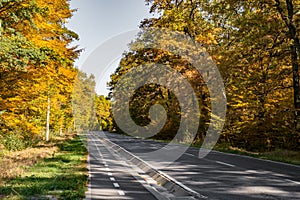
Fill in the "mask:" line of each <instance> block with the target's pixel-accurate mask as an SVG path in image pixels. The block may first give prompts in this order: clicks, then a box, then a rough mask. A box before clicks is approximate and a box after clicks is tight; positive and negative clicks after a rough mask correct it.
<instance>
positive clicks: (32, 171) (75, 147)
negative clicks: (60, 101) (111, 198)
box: [0, 135, 87, 199]
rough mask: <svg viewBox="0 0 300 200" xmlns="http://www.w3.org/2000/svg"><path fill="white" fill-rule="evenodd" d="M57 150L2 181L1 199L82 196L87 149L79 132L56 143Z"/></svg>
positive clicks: (74, 197)
mask: <svg viewBox="0 0 300 200" xmlns="http://www.w3.org/2000/svg"><path fill="white" fill-rule="evenodd" d="M57 147H58V150H57V151H56V152H55V153H53V154H52V156H50V157H48V158H44V159H43V160H40V161H39V162H37V164H35V165H34V166H32V167H27V169H26V172H25V173H23V174H22V175H19V176H18V177H14V178H12V179H9V180H5V181H2V184H0V194H1V195H2V196H0V198H1V199H43V198H45V197H49V196H51V197H57V198H61V199H83V198H84V193H85V190H86V181H87V170H86V158H87V156H86V155H87V150H86V148H85V146H84V144H83V143H82V141H81V139H80V137H79V136H78V135H74V136H73V137H71V138H70V139H68V140H63V141H61V142H59V143H58V144H57Z"/></svg>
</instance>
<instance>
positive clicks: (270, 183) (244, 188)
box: [90, 132, 300, 200]
mask: <svg viewBox="0 0 300 200" xmlns="http://www.w3.org/2000/svg"><path fill="white" fill-rule="evenodd" d="M96 135H99V136H101V137H106V138H107V139H109V140H110V141H112V142H114V143H116V144H118V145H120V146H121V147H123V148H125V149H126V150H128V151H130V152H131V153H133V154H135V155H145V153H146V154H147V152H151V151H155V150H157V149H161V148H163V147H164V146H166V143H161V142H155V141H150V140H141V139H135V138H131V137H127V136H123V135H117V134H111V133H105V135H104V134H103V132H102V133H96ZM93 145H94V146H96V145H98V148H101V149H103V148H104V147H102V146H101V144H98V143H97V140H94V144H93V141H90V146H91V149H90V158H91V159H94V161H93V160H91V165H92V166H93V165H97V166H95V173H98V172H97V171H98V170H99V171H101V170H103V169H102V168H104V167H105V166H104V165H103V163H99V162H101V160H103V158H101V159H100V160H99V158H97V156H98V154H99V153H97V152H96V150H95V148H96V147H93ZM99 145H100V146H99ZM198 151H199V150H198V149H196V148H188V149H187V151H186V152H185V153H183V155H182V156H181V157H180V158H179V159H177V160H176V161H174V162H172V163H170V165H168V166H166V163H163V162H161V161H157V160H150V159H149V158H148V157H147V156H145V157H142V156H141V157H142V159H144V160H146V161H147V162H149V163H150V164H151V165H153V166H155V168H157V169H158V170H161V171H163V172H164V173H166V174H167V175H169V176H171V177H172V178H174V179H176V180H177V181H179V182H181V183H183V184H184V185H185V186H187V187H189V188H191V189H192V190H194V191H196V192H198V193H200V194H202V195H204V196H206V197H208V199H224V200H235V199H239V200H240V199H242V200H244V199H245V200H247V199H251V200H252V199H253V200H254V199H264V200H268V199H287V200H290V199H292V200H294V199H300V167H299V166H294V165H288V164H284V163H278V162H271V161H265V160H261V159H255V158H250V157H247V156H240V155H233V154H226V153H221V152H216V151H212V152H210V153H209V154H208V155H207V156H206V157H205V158H201V159H200V158H198ZM93 152H94V153H93ZM101 152H102V150H101ZM141 153H144V154H141ZM102 154H103V156H104V157H105V158H104V160H105V159H106V160H107V162H110V164H113V163H114V162H116V163H118V161H117V160H118V159H117V158H114V159H112V158H111V159H112V160H110V155H109V153H108V152H106V153H105V151H104V153H102ZM93 157H94V158H93ZM158 160H159V159H158ZM97 162H98V163H97ZM162 163H163V164H162ZM98 167H100V168H98ZM114 167H115V166H114V165H113V166H112V167H111V168H112V169H114ZM116 167H117V168H116V172H117V174H119V175H118V179H119V180H120V182H121V184H120V185H122V186H123V185H124V186H126V188H125V187H124V188H122V189H124V191H125V194H128V195H129V196H130V197H128V198H129V199H148V197H149V199H151V197H152V198H153V196H151V194H150V193H149V192H147V190H145V189H144V188H143V187H142V186H140V185H133V184H137V183H136V181H134V179H133V178H132V177H130V175H128V174H126V170H125V171H124V169H122V167H124V166H122V167H120V168H119V169H118V164H117V166H116ZM93 168H94V167H93ZM104 169H105V168H104ZM99 173H100V172H99ZM102 173H103V174H102ZM97 179H98V178H97ZM92 180H93V179H92ZM100 180H101V181H100ZM122 182H124V184H122ZM92 183H93V181H92ZM95 183H96V185H95V186H92V187H93V189H95V190H94V191H95V194H96V193H98V191H99V188H103V187H107V188H109V190H110V191H114V192H116V191H117V190H115V189H112V188H113V187H109V185H110V186H111V185H112V184H111V183H109V177H108V176H107V174H105V172H103V171H102V172H101V175H100V176H99V181H98V180H97V181H95ZM104 185H105V186H104ZM127 190H128V192H126V191H127ZM139 195H140V196H139ZM141 197H142V198H141ZM93 199H97V198H94V196H93ZM98 199H99V198H98ZM100 199H101V198H100ZM106 199H109V198H106ZM119 199H121V198H119Z"/></svg>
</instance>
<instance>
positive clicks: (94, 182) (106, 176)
mask: <svg viewBox="0 0 300 200" xmlns="http://www.w3.org/2000/svg"><path fill="white" fill-rule="evenodd" d="M88 151H89V179H90V181H89V188H88V192H87V193H86V199H87V200H89V199H91V200H96V199H97V200H98V199H101V200H109V199H116V200H121V199H143V200H155V199H156V198H155V197H154V196H153V195H152V193H150V192H149V191H148V190H147V189H146V188H145V187H144V186H143V184H142V183H141V182H139V181H138V180H137V179H136V178H135V177H134V175H132V171H133V170H132V169H131V167H130V166H128V164H127V163H126V162H124V161H123V160H122V159H121V158H120V157H118V155H117V154H115V153H113V152H111V151H109V149H108V148H106V147H105V145H103V144H102V143H101V142H100V140H99V138H97V137H95V136H94V135H93V134H88Z"/></svg>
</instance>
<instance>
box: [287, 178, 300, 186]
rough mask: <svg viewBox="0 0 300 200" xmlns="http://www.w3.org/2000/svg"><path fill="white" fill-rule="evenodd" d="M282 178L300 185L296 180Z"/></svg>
mask: <svg viewBox="0 0 300 200" xmlns="http://www.w3.org/2000/svg"><path fill="white" fill-rule="evenodd" d="M284 180H286V181H288V182H291V183H295V184H298V185H300V182H297V181H293V180H290V179H284Z"/></svg>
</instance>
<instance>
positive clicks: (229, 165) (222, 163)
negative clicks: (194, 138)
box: [216, 161, 235, 167]
mask: <svg viewBox="0 0 300 200" xmlns="http://www.w3.org/2000/svg"><path fill="white" fill-rule="evenodd" d="M216 163H219V164H221V165H226V166H228V167H235V165H231V164H228V163H224V162H221V161H216Z"/></svg>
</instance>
